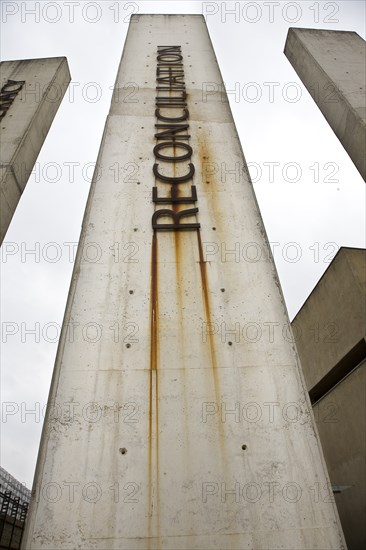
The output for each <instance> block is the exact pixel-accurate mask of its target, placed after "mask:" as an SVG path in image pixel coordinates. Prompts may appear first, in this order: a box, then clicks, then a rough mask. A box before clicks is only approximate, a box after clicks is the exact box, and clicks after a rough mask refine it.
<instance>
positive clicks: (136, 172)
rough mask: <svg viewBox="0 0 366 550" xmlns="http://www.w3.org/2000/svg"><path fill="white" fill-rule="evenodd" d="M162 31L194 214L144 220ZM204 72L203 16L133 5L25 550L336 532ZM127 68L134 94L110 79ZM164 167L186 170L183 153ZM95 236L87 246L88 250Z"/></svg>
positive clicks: (210, 74)
mask: <svg viewBox="0 0 366 550" xmlns="http://www.w3.org/2000/svg"><path fill="white" fill-rule="evenodd" d="M171 44H176V45H180V46H181V49H182V55H183V64H184V72H185V83H186V89H187V93H188V107H189V131H188V133H189V134H190V136H191V138H190V140H189V144H190V145H191V147H192V149H193V155H192V163H194V165H195V169H196V172H195V174H194V177H193V180H192V181H190V182H187V183H185V184H184V185H183V186H182V187H183V189H182V193H188V192H189V189H190V186H191V185H192V184H193V185H196V187H197V195H198V197H197V202H196V206H197V207H198V209H199V211H198V214H197V216H193V217H191V218H189V220H190V221H192V220H193V221H194V219H197V220H198V221H199V223H200V224H201V228H200V230H194V231H178V232H171V231H167V232H160V231H156V232H155V234H154V232H153V230H152V216H153V214H154V210H155V207H156V206H154V203H153V202H152V187H153V186H154V185H155V183H156V184H157V186H158V187H159V195H162V194H164V192H166V188H164V185H166V184H162V183H161V182H156V181H155V177H154V175H153V164H154V162H155V157H154V153H153V148H154V146H155V145H156V140H155V138H154V134H155V132H156V129H155V124H156V122H157V120H156V117H155V97H156V90H155V86H156V56H157V47H158V46H159V45H171ZM206 78H210V79H211V80H212V81H213V82H216V83H221V82H222V79H221V75H220V71H219V68H218V65H217V61H216V58H215V54H214V51H213V48H212V45H211V42H210V38H209V35H208V32H207V28H206V25H205V21H204V18H203V17H201V16H190V15H170V16H167V15H139V16H138V18H135V17H133V18H132V21H131V24H130V27H129V31H128V36H127V40H126V43H125V47H124V52H123V55H122V60H121V65H120V68H119V72H118V75H117V86H116V89H115V93H114V97H113V99H112V105H111V111H110V115H109V116H108V119H107V122H106V126H105V131H104V135H103V139H102V143H101V148H100V153H99V157H98V166H97V169H96V174H95V177H94V180H93V183H92V187H91V191H90V196H89V199H88V203H87V207H86V212H85V217H84V222H83V227H82V232H81V239H80V243H79V248H78V254H77V258H76V262H75V269H74V274H73V278H72V283H71V288H70V294H69V299H68V304H67V308H66V313H65V320H64V327H63V331H62V336H61V340H60V344H59V349H58V354H57V359H56V365H55V369H54V375H53V381H52V386H51V392H50V402H51V403H53V404H57V405H58V406H57V407H56V406H53V407H50V408H49V409H48V414H47V418H46V421H45V424H44V429H43V434H42V441H41V447H40V453H39V458H38V464H37V469H36V476H35V483H34V499H33V503H32V504H31V509H30V514H29V520H28V525H27V532H26V535H25V543H24V545H25V548H27V550H28V549H36V548H37V549H46V548H47V549H51V548H52V549H56V548H57V549H58V550H59V549H66V548H67V549H71V548H78V547H80V548H93V549H100V550H101V549H105V550H107V549H108V550H110V549H126V550H127V549H128V550H131V549H141V550H142V549H144V550H145V549H146V548H150V549H151V550H152V549H171V548H176V549H179V548H180V549H183V548H184V549H186V548H191V549H207V548H218V549H219V548H220V549H221V548H233V549H234V548H236V549H241V550H242V549H243V548H248V549H249V548H258V549H263V548H297V549H301V550H303V549H309V550H310V549H314V548H317V549H320V548H322V549H323V548H334V549H335V548H344V540H343V535H342V531H341V528H340V524H339V520H338V516H337V510H336V507H335V503H334V502H332V501H329V500H327V499H325V498H323V497H324V495H323V494H322V496H321V498H314V484H315V485H316V484H320V486H321V487H322V489H321V491H324V487H326V488H327V482H328V481H329V480H328V477H327V472H326V469H325V465H324V461H323V457H322V452H321V448H320V445H319V441H318V435H317V432H316V428H315V423H314V420H313V417H312V412H311V406H310V403H309V400H308V397H307V393H306V388H305V384H304V381H303V378H302V375H301V371H300V368H299V362H298V356H297V353H296V350H295V347H294V344H293V337H292V335H291V331H290V332H289V336H288V337H286V338H284V337H283V336H282V330H283V327H285V328H286V327H289V320H288V316H287V312H286V307H285V304H284V300H283V296H282V292H281V288H280V285H279V281H278V277H277V274H276V270H275V267H274V263H273V260H272V256H271V254H270V250H269V246H268V242H267V238H266V234H265V230H264V226H263V223H262V220H261V216H260V213H259V210H258V206H257V202H256V198H255V195H254V192H253V187H252V184H251V182H250V180H249V178H248V171H247V169H246V164H245V160H244V156H243V153H242V150H241V146H240V142H239V138H238V135H237V132H236V129H235V125H234V122H233V119H232V115H231V112H230V109H229V106H228V104H226V105H225V104H224V103H222V100H221V98H222V96H221V93H220V94H216V95H211V96H210V97H209V98H207V101H205V98H203V96H202V85H203V82H205V81H206V80H205V79H206ZM126 83H135V84H136V91H137V93H136V94H135V96H134V97H133V98H131V96H129V97H130V99H134V100H136V101H124V100H126V99H128V98H127V97H126V96H125V95H123V94H122V96H120V95H119V94H120V93H121V90H124V87H125V85H126ZM125 91H126V90H125ZM121 97H122V99H121ZM173 111H174V109H172V110H171V112H172V113H173ZM207 163H211V165H210V168H212V167H213V166H214V167H215V166H219V167H220V170H221V167H222V165H223V166H224V168H225V169H229V170H233V171H232V172H224V171H222V172H221V171H218V172H217V171H216V170H207ZM236 163H239V164H240V167H241V169H240V177H239V178H238V177H237V173H236V171H235V166H236ZM168 168H169V167H168V166H167V165H166V163H162V162H161V163H160V169H161V171H163V170H167V169H168ZM174 169H175V170H176V176H179V175H182V174H184V173H185V171H186V169H187V165H186V162H181V163H178V162H177V163H174ZM187 219H188V218H187ZM236 242H240V243H255V244H256V245H257V248H258V249H259V250H260V254H258V258H257V259H256V260H255V261H251V260H249V259H247V258H246V257H241V258H237V257H236V253H235V252H234V256H233V254H232V253H231V254H230V253H229V250H231V249H232V248H233V247H234V249H235V243H236ZM223 243H224V244H225V246H226V253H227V254H226V255H224V256H222V254H221V253H220V252H218V251H220V250H221V245H222V244H223ZM93 245H94V247H95V246H96V245H97V249H98V250H99V251H101V254H100V255H99V258H98V260H97V261H90V259H89V260H88V255H87V254H86V250H87V249H88V248H90V247H91V246H93ZM117 245H118V246H117ZM278 327H280V331H279V332H278ZM272 329H273V330H275V329H277V330H276V332H275V333H272ZM253 331H254V333H253ZM93 407H94V408H93ZM71 411H72V413H71ZM316 486H317V485H316ZM70 488H72V494H70V492H69V490H70ZM326 496H327V497H328V492H327V493H326Z"/></svg>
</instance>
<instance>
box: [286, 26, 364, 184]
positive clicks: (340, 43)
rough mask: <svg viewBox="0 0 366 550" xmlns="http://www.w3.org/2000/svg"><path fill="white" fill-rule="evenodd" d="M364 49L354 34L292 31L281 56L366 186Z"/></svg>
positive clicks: (360, 39) (361, 42) (307, 30)
mask: <svg viewBox="0 0 366 550" xmlns="http://www.w3.org/2000/svg"><path fill="white" fill-rule="evenodd" d="M365 45H366V43H365V41H364V40H363V39H362V38H361V37H360V36H359V35H358V34H357V33H355V32H348V31H325V30H316V29H295V28H291V29H289V32H288V35H287V40H286V45H285V55H286V56H287V58H288V59H289V61H290V63H291V64H292V66H293V67H294V69H295V71H296V72H297V74H298V75H299V77H300V78H301V80H302V82H303V83H304V85H305V86H306V88H307V90H308V91H309V92H310V94H311V95H312V97H313V99H314V101H315V102H316V104H317V105H318V107H319V109H320V110H321V112H322V113H323V115H324V116H325V118H326V119H327V121H328V122H329V124H330V126H331V128H332V130H333V131H334V133H335V134H336V136H337V137H338V139H339V140H340V142H341V143H342V145H343V147H344V148H345V149H346V151H347V153H348V154H349V156H350V157H351V159H352V161H353V162H354V164H355V166H356V168H357V169H358V171H359V172H360V174H361V176H362V177H363V179H364V180H365V181H366V154H365V151H366V89H365V88H366V84H365V83H366V47H365Z"/></svg>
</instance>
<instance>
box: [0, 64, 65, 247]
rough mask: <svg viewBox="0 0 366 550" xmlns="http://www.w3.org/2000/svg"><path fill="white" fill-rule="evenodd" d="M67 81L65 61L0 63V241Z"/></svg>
mask: <svg viewBox="0 0 366 550" xmlns="http://www.w3.org/2000/svg"><path fill="white" fill-rule="evenodd" d="M69 82H70V72H69V67H68V64H67V59H66V57H53V58H45V59H24V60H21V61H3V62H1V64H0V125H1V126H0V139H1V151H0V198H1V210H0V243H1V242H2V241H3V239H4V236H5V233H6V231H7V229H8V227H9V224H10V221H11V219H12V217H13V214H14V211H15V209H16V207H17V204H18V202H19V199H20V197H21V194H22V193H23V191H24V188H25V185H26V183H27V181H28V178H29V175H30V173H31V171H32V169H33V166H34V164H35V162H36V159H37V157H38V154H39V152H40V150H41V148H42V145H43V142H44V140H45V138H46V136H47V134H48V131H49V129H50V126H51V124H52V121H53V119H54V117H55V114H56V112H57V109H58V108H59V106H60V103H61V101H62V98H63V96H64V94H65V92H66V89H67V87H68V85H69Z"/></svg>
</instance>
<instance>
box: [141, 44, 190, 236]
mask: <svg viewBox="0 0 366 550" xmlns="http://www.w3.org/2000/svg"><path fill="white" fill-rule="evenodd" d="M184 79H185V76H184V68H183V56H182V52H181V46H158V50H157V68H156V82H157V86H156V92H157V93H156V98H155V116H156V118H157V121H158V122H157V124H155V128H156V129H157V130H158V132H157V133H156V134H155V139H156V140H157V141H158V143H157V145H156V146H155V147H154V155H155V159H156V160H157V161H159V162H155V164H154V166H153V172H154V176H155V178H156V180H158V181H159V182H162V183H163V184H166V185H170V195H168V196H159V193H158V187H157V186H155V187H153V192H152V200H153V202H154V203H155V204H158V205H166V204H169V205H171V208H159V209H157V210H155V212H154V214H153V216H152V227H153V229H154V231H183V230H196V229H199V228H200V224H199V223H196V222H194V223H187V221H186V220H185V218H186V217H189V216H192V215H195V214H197V213H198V208H197V207H194V208H187V209H185V210H178V209H177V205H182V204H194V203H196V202H197V191H196V187H195V186H194V185H191V189H190V192H191V194H190V195H189V196H182V195H181V193H180V190H179V186H181V185H182V184H186V183H187V182H189V181H190V180H192V179H193V175H194V173H195V167H194V164H193V163H192V162H191V157H192V154H193V150H192V147H191V146H190V145H189V144H188V143H187V142H188V141H189V139H190V137H191V136H190V135H189V134H188V133H187V132H188V129H189V111H188V107H187V91H186V84H185V80H184ZM169 109H174V110H175V113H174V114H176V112H177V111H178V115H177V116H168V115H169V114H171V113H169ZM166 110H167V112H166ZM162 111H163V112H164V114H162ZM179 111H181V113H180V112H179ZM167 149H168V150H170V151H171V150H173V154H172V155H169V154H167V151H166V150H167ZM176 153H178V154H176ZM181 162H186V163H187V165H188V166H187V170H188V171H187V173H185V174H184V175H182V176H176V175H175V172H176V170H175V168H176V163H181ZM160 163H167V164H169V165H170V166H172V165H173V173H174V175H173V176H166V175H163V174H162V173H161V172H160V169H159V167H160ZM160 218H168V219H170V223H163V222H162V221H161V220H160Z"/></svg>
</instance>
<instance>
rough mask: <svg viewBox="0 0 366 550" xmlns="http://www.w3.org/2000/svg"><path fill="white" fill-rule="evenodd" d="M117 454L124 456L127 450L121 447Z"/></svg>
mask: <svg viewBox="0 0 366 550" xmlns="http://www.w3.org/2000/svg"><path fill="white" fill-rule="evenodd" d="M119 452H120V453H121V455H125V454H127V449H126V448H125V447H121V448H120V450H119Z"/></svg>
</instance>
